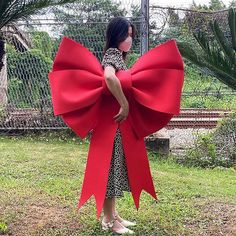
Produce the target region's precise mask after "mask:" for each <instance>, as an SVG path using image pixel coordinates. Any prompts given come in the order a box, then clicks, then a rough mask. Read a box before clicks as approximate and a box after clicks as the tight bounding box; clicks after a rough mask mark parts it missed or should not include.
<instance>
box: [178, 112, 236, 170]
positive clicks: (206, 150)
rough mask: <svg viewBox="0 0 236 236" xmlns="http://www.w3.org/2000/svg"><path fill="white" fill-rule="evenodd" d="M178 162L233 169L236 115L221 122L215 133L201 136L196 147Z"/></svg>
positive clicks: (235, 158)
mask: <svg viewBox="0 0 236 236" xmlns="http://www.w3.org/2000/svg"><path fill="white" fill-rule="evenodd" d="M177 161H178V162H181V163H182V164H184V165H187V166H198V167H202V168H214V167H216V166H222V167H232V166H233V165H234V164H235V163H236V113H232V114H231V115H230V116H229V117H228V118H225V119H223V120H222V121H221V122H219V124H218V126H217V128H216V130H215V131H214V132H212V133H210V134H204V135H199V136H198V139H197V141H196V144H195V146H194V147H193V148H190V149H188V150H187V152H186V154H185V156H184V157H183V158H181V159H177Z"/></svg>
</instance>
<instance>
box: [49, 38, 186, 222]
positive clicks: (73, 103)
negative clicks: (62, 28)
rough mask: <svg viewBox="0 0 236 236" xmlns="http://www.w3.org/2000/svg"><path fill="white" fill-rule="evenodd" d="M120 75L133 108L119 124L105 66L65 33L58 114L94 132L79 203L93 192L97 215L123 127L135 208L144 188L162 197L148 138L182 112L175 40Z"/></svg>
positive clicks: (55, 97) (58, 64) (55, 87)
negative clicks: (153, 173)
mask: <svg viewBox="0 0 236 236" xmlns="http://www.w3.org/2000/svg"><path fill="white" fill-rule="evenodd" d="M116 76H117V77H118V78H119V80H120V83H121V86H122V89H123V91H124V94H125V95H126V97H127V99H128V101H129V108H130V110H129V115H128V118H127V119H126V120H125V121H123V122H122V123H120V124H118V123H116V122H115V121H114V118H113V117H114V116H115V115H116V114H117V113H118V111H119V109H120V105H119V104H118V102H117V100H116V99H115V98H114V96H113V95H112V94H111V92H110V91H109V89H108V87H107V85H106V82H105V79H104V71H103V69H102V66H101V64H100V62H99V61H98V59H97V58H96V57H95V56H94V55H93V54H92V53H91V52H90V51H89V50H88V49H87V48H85V47H84V46H83V45H81V44H80V43H77V42H75V41H73V40H71V39H69V38H66V37H64V38H63V40H62V42H61V45H60V47H59V50H58V53H57V55H56V58H55V60H54V64H53V70H52V72H50V73H49V81H50V87H51V94H52V103H53V109H54V114H55V115H61V117H62V119H63V120H64V122H65V123H66V124H67V125H68V126H69V127H70V128H71V129H72V130H73V131H74V132H75V133H76V134H77V135H78V136H80V137H81V138H84V137H85V136H86V135H87V134H88V132H89V131H93V134H92V137H91V140H90V148H89V153H88V159H87V165H86V170H85V176H84V181H83V186H82V192H81V196H80V200H79V203H78V208H80V207H81V206H82V205H83V204H84V203H85V202H86V201H87V200H88V199H89V198H90V197H91V196H92V195H94V197H95V200H96V206H97V218H99V216H100V213H101V211H102V207H103V202H104V199H105V193H106V185H107V180H108V173H109V168H110V161H111V156H112V152H113V142H114V138H115V134H116V130H117V128H118V127H119V128H120V131H121V135H122V144H123V149H124V154H125V160H126V164H127V171H128V178H129V183H130V188H131V193H132V196H133V199H134V203H135V206H136V208H137V209H138V207H139V198H140V194H141V191H142V190H145V191H146V192H147V193H149V194H150V195H151V196H153V197H154V198H155V199H157V196H156V193H155V189H154V185H153V181H152V176H151V172H150V167H149V162H148V157H147V153H146V148H145V142H144V137H145V136H147V135H149V134H151V133H154V132H156V131H157V130H159V129H161V128H163V127H164V126H165V125H166V124H167V123H168V122H169V121H170V119H171V118H172V117H173V115H176V114H179V111H180V98H181V92H182V86H183V79H184V69H183V61H182V57H181V55H180V53H179V51H178V48H177V46H176V43H175V41H174V40H170V41H168V42H166V43H164V44H162V45H160V46H158V47H155V48H153V49H151V50H149V51H148V52H146V53H145V54H144V55H142V56H141V57H140V58H139V59H138V60H137V62H135V63H134V65H133V66H132V68H131V69H128V70H119V71H118V72H117V73H116Z"/></svg>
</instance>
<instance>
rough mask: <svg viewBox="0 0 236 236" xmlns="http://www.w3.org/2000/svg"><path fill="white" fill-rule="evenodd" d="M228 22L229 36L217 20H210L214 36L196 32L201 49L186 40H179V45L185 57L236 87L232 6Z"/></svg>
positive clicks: (235, 23) (235, 28) (235, 30)
mask: <svg viewBox="0 0 236 236" xmlns="http://www.w3.org/2000/svg"><path fill="white" fill-rule="evenodd" d="M228 24H229V29H230V37H227V38H226V36H225V35H224V33H223V31H222V30H221V29H220V27H219V24H218V22H217V20H214V21H213V22H210V28H211V30H212V33H213V36H212V37H213V38H211V39H209V37H208V36H207V35H206V33H204V32H201V31H199V32H198V33H194V34H193V35H194V38H195V39H196V40H197V42H198V46H200V51H199V50H196V49H194V48H196V47H195V46H194V45H192V44H190V43H186V42H178V46H179V49H180V52H181V54H182V55H183V57H185V58H186V59H188V60H189V61H191V62H192V63H193V64H195V65H197V66H198V67H200V68H206V69H208V70H209V71H210V72H211V74H212V75H214V76H215V77H216V78H217V79H219V80H220V81H221V82H223V83H224V84H226V85H228V86H229V87H230V88H232V89H236V13H235V10H234V9H232V8H231V9H229V11H228ZM228 38H230V40H229V39H228Z"/></svg>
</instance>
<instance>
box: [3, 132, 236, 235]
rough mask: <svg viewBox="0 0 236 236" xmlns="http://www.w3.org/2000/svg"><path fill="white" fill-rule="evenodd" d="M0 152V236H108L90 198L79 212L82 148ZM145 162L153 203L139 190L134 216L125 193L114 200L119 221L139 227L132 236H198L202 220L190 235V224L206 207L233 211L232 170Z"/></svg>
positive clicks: (37, 145) (11, 146)
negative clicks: (215, 205)
mask: <svg viewBox="0 0 236 236" xmlns="http://www.w3.org/2000/svg"><path fill="white" fill-rule="evenodd" d="M0 150H1V152H0V166H1V169H0V193H1V194H0V203H1V204H0V233H3V234H4V232H5V233H12V235H18V234H17V233H19V232H20V233H21V234H19V235H109V233H107V234H105V233H104V232H103V231H102V230H101V226H100V222H99V221H97V220H96V216H95V202H94V199H93V198H91V199H90V200H89V201H88V202H87V203H86V204H85V205H84V206H83V207H82V208H81V210H80V211H79V212H78V211H77V203H78V197H79V193H80V189H81V184H82V180H83V174H84V168H85V164H86V157H87V152H88V142H81V141H79V140H77V139H70V140H65V141H63V140H61V141H59V140H57V139H53V138H51V139H50V138H47V139H46V138H45V137H44V138H42V139H40V138H37V139H36V138H31V137H22V138H10V137H0ZM149 160H150V165H151V170H152V175H153V179H154V184H155V188H156V191H157V195H158V201H155V200H154V199H153V198H152V197H151V196H150V195H148V194H146V192H142V194H141V200H140V208H139V211H137V210H136V209H135V206H134V203H133V200H132V197H131V195H130V194H129V193H127V192H126V193H125V196H124V198H121V199H118V200H117V209H118V211H119V212H120V214H121V216H123V217H124V218H128V219H130V220H136V221H137V223H138V225H137V226H136V227H135V228H134V230H135V232H136V235H161V236H162V235H198V233H199V232H200V231H196V230H202V229H201V228H199V227H198V226H199V224H200V223H201V224H202V223H203V222H200V223H199V222H198V225H194V231H193V227H189V224H190V222H195V220H196V219H201V218H202V217H203V208H204V207H205V206H207V205H209V204H212V203H215V202H221V203H224V204H225V206H229V205H233V206H235V205H236V189H235V186H236V173H235V171H234V169H232V168H230V169H226V168H216V169H200V168H187V167H183V166H181V165H178V164H176V163H175V162H174V161H173V160H172V159H171V158H169V159H167V160H161V159H160V158H159V157H157V156H155V154H153V153H149ZM205 221H206V222H208V223H207V224H210V223H211V219H210V218H209V219H208V218H206V219H205V220H204V224H205V223H206V222H205ZM194 224H195V223H194ZM196 224H197V223H196ZM1 230H2V232H1ZM229 235H230V234H229ZM232 235H233V234H232Z"/></svg>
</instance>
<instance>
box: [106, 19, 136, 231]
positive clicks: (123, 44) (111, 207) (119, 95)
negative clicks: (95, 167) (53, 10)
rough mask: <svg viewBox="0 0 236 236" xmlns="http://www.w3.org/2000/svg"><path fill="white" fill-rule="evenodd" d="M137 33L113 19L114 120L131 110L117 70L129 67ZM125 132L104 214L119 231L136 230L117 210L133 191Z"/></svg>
mask: <svg viewBox="0 0 236 236" xmlns="http://www.w3.org/2000/svg"><path fill="white" fill-rule="evenodd" d="M134 36H135V27H134V25H133V24H132V23H131V22H130V21H128V20H127V19H126V18H124V17H115V18H113V19H112V20H111V21H110V22H109V24H108V27H107V30H106V46H105V55H104V57H103V60H102V66H103V68H104V78H105V81H106V84H107V87H108V89H109V90H110V92H111V93H112V94H113V95H114V97H115V98H116V99H117V101H118V103H119V104H120V110H119V112H118V114H116V115H115V116H114V120H115V121H116V122H118V123H121V122H122V121H124V120H125V119H126V117H127V116H128V113H129V104H128V101H127V99H126V97H125V95H124V93H123V90H122V87H121V84H120V81H119V79H118V78H117V77H116V75H115V73H116V72H117V71H118V70H126V69H127V67H126V64H125V63H124V60H125V59H126V54H127V52H128V51H129V50H130V48H131V46H132V39H133V38H134ZM121 138H122V137H121V133H120V129H119V127H118V129H117V131H116V136H115V140H114V146H113V154H112V159H111V166H110V170H109V177H108V184H107V192H106V199H105V201H104V206H103V210H104V217H103V220H102V226H103V229H105V230H106V229H109V228H111V229H112V231H114V232H116V233H120V234H123V233H130V234H132V233H134V232H133V231H132V230H130V229H128V228H127V226H134V225H135V223H134V222H130V221H127V220H124V219H122V218H121V217H120V216H119V215H118V213H117V211H116V210H115V198H116V197H122V196H123V191H129V192H130V186H129V180H128V175H127V167H126V162H125V156H124V150H123V147H122V142H121Z"/></svg>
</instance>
